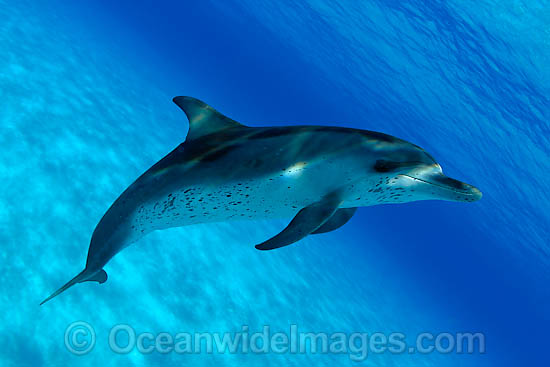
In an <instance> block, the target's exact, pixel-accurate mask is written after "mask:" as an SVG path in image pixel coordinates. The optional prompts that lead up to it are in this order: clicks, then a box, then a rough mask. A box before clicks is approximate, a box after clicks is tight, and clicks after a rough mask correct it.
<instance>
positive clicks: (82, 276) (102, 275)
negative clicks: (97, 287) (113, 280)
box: [40, 269, 107, 306]
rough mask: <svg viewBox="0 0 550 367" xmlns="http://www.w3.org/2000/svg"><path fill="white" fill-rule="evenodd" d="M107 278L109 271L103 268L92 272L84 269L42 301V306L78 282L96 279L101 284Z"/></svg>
mask: <svg viewBox="0 0 550 367" xmlns="http://www.w3.org/2000/svg"><path fill="white" fill-rule="evenodd" d="M106 280H107V273H106V272H105V270H103V269H101V270H100V271H98V272H96V273H92V274H90V272H89V271H88V270H87V269H84V270H82V271H81V272H80V273H79V274H78V275H77V276H75V277H74V278H73V279H71V280H70V281H69V282H68V283H67V284H65V285H64V286H63V287H61V288H59V289H58V290H56V291H55V292H53V293H52V294H51V295H50V296H49V297H48V298H46V299H45V300H43V301H42V302H40V306H42V305H43V304H44V303H46V302H48V301H49V300H51V299H52V298H54V297H56V296H58V295H59V294H61V293H63V292H65V291H66V290H67V289H69V288H71V287H72V286H73V285H75V284H76V283H82V282H90V281H94V282H98V283H99V284H101V283H105V281H106Z"/></svg>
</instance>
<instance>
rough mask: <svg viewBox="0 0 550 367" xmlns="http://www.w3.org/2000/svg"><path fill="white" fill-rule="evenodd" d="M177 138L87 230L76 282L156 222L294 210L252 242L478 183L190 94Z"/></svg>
mask: <svg viewBox="0 0 550 367" xmlns="http://www.w3.org/2000/svg"><path fill="white" fill-rule="evenodd" d="M174 102H175V103H176V104H177V105H178V106H179V107H180V108H181V109H182V110H183V112H185V114H186V115H187V118H188V119H189V133H188V135H187V139H186V140H185V142H184V143H182V144H181V145H179V146H178V147H177V148H176V149H174V150H173V151H172V152H171V153H169V154H168V155H167V156H166V157H164V158H163V159H161V160H160V161H159V162H158V163H156V164H155V165H153V166H152V167H151V168H150V169H149V170H147V171H146V172H145V173H144V174H142V175H141V176H140V177H139V178H138V179H137V180H136V181H135V182H134V183H133V184H132V185H130V187H128V188H127V189H126V190H125V191H124V192H123V193H122V194H121V195H120V197H119V198H118V199H117V200H116V201H115V202H114V203H113V205H112V206H111V207H110V208H109V210H107V212H106V213H105V215H104V216H103V218H102V219H101V220H100V221H99V223H98V225H97V227H96V228H95V230H94V233H93V235H92V239H91V242H90V248H89V250H88V258H87V261H86V267H85V268H84V270H83V271H82V272H81V273H79V274H78V275H77V276H76V277H74V278H73V279H72V280H70V281H69V282H68V283H67V284H65V285H64V286H63V287H61V288H60V289H59V290H57V291H56V292H54V293H53V294H52V295H51V296H49V297H48V298H46V299H45V300H44V301H43V302H42V303H41V304H43V303H44V302H46V301H48V300H50V299H52V298H53V297H55V296H57V295H58V294H60V293H61V292H63V291H65V290H66V289H68V288H69V287H71V286H73V285H74V284H76V283H81V282H86V281H97V282H99V283H103V282H105V281H106V280H107V273H106V272H105V271H104V270H103V266H104V265H105V264H107V262H108V261H109V260H110V259H111V258H112V257H113V256H115V255H116V254H117V253H118V252H120V251H121V250H123V249H124V248H125V247H127V246H129V245H130V244H132V243H134V242H136V241H137V240H139V239H140V238H142V237H143V236H145V235H146V234H148V233H150V232H152V231H154V230H158V229H164V228H170V227H179V226H186V225H191V224H196V223H206V222H220V221H228V220H237V219H265V218H293V219H292V221H291V222H290V224H289V225H288V226H287V227H286V228H285V229H284V230H283V231H282V232H281V233H279V234H277V235H276V236H275V237H273V238H271V239H269V240H267V241H265V242H263V243H261V244H259V245H256V248H257V249H259V250H272V249H276V248H279V247H283V246H287V245H290V244H292V243H295V242H297V241H299V240H300V239H302V238H304V237H306V236H308V235H310V234H318V233H325V232H329V231H333V230H335V229H338V228H339V227H341V226H342V225H344V224H345V223H346V222H347V221H348V220H350V218H351V217H352V216H353V214H354V213H355V211H356V209H357V208H358V207H363V206H371V205H377V204H385V203H405V202H410V201H417V200H429V199H439V200H449V201H463V202H471V201H476V200H478V199H480V198H481V192H480V191H479V190H478V189H477V188H475V187H473V186H471V185H468V184H465V183H463V182H460V181H457V180H454V179H452V178H449V177H446V176H445V175H444V174H443V172H442V170H441V167H440V166H439V164H438V163H437V162H436V161H435V160H434V158H433V157H432V156H431V155H430V154H428V153H426V152H425V151H424V150H423V149H422V148H420V147H418V146H416V145H414V144H411V143H408V142H406V141H404V140H401V139H398V138H395V137H393V136H390V135H386V134H382V133H378V132H373V131H366V130H359V129H351V128H341V127H326V126H287V127H249V126H245V125H242V124H240V123H238V122H236V121H234V120H232V119H230V118H229V117H226V116H224V115H222V114H221V113H219V112H218V111H216V110H215V109H213V108H212V107H210V106H208V105H207V104H205V103H204V102H201V101H199V100H197V99H195V98H191V97H176V98H174Z"/></svg>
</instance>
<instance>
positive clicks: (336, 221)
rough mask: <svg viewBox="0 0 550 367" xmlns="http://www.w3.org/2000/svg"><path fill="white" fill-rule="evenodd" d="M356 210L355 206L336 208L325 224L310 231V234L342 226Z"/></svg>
mask: <svg viewBox="0 0 550 367" xmlns="http://www.w3.org/2000/svg"><path fill="white" fill-rule="evenodd" d="M356 211H357V208H345V209H338V210H337V211H336V212H335V213H334V214H333V215H332V217H330V218H329V220H327V221H326V222H325V224H323V225H322V226H321V227H319V228H317V229H316V230H315V231H313V232H311V234H319V233H326V232H330V231H334V230H335V229H338V228H340V227H342V226H343V225H344V224H346V223H347V222H348V221H349V220H350V219H351V217H353V215H354V214H355V212H356Z"/></svg>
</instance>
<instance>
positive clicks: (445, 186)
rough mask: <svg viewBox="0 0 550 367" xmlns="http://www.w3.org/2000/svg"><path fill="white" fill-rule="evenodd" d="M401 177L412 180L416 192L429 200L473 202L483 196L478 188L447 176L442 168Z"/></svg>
mask: <svg viewBox="0 0 550 367" xmlns="http://www.w3.org/2000/svg"><path fill="white" fill-rule="evenodd" d="M438 168H439V167H438ZM399 176H400V177H401V178H403V179H406V180H412V182H410V183H411V184H414V186H415V189H416V190H415V191H417V192H418V194H419V195H422V196H427V197H428V198H434V199H443V200H449V201H467V202H472V201H477V200H479V199H481V196H482V193H481V191H479V189H478V188H477V187H475V186H472V185H468V184H467V183H464V182H461V181H458V180H455V179H454V178H450V177H447V176H445V175H444V174H443V172H441V169H440V168H439V169H430V170H423V171H420V172H415V173H411V174H401V175H399Z"/></svg>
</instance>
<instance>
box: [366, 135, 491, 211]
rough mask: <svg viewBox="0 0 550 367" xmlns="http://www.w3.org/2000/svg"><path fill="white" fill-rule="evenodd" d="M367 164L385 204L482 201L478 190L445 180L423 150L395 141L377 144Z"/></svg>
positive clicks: (445, 177)
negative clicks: (380, 187)
mask: <svg viewBox="0 0 550 367" xmlns="http://www.w3.org/2000/svg"><path fill="white" fill-rule="evenodd" d="M373 156H374V159H373V160H371V161H370V162H369V164H370V165H371V167H369V169H370V170H371V172H372V174H374V176H375V177H377V178H378V179H377V182H382V184H381V186H382V185H384V184H385V185H384V186H385V187H386V188H387V190H389V193H388V192H386V193H385V195H384V196H385V198H386V200H385V201H389V202H405V201H416V200H430V199H438V200H447V201H462V202H471V201H477V200H479V199H481V196H482V194H481V191H479V190H478V189H477V188H476V187H474V186H472V185H469V184H466V183H464V182H461V181H458V180H455V179H453V178H450V177H447V176H445V175H444V174H443V171H442V169H441V166H440V165H439V164H438V163H437V162H436V161H435V159H434V158H433V157H432V156H431V155H430V154H428V153H427V152H426V151H424V150H423V149H422V148H420V147H418V146H416V145H414V144H411V143H408V142H406V141H402V140H399V139H396V140H395V141H394V142H392V143H390V144H379V145H378V146H377V148H376V154H374V155H373Z"/></svg>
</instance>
